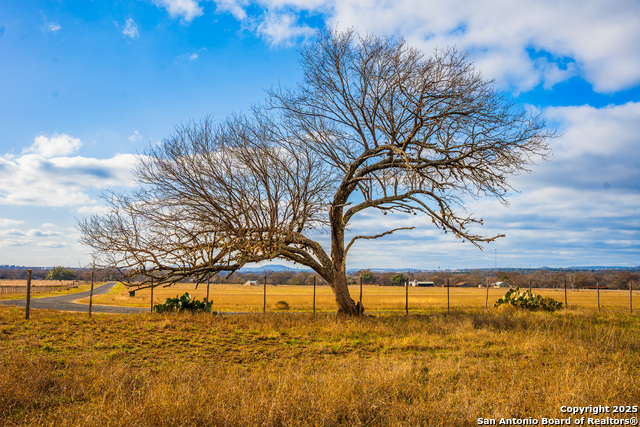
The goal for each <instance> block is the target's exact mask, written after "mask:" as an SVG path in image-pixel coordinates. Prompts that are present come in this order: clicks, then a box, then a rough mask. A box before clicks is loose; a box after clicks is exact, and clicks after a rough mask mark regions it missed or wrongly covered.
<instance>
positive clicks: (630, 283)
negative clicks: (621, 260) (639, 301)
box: [629, 281, 633, 313]
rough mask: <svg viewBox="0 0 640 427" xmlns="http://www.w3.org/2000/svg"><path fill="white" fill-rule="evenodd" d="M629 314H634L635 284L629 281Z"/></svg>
mask: <svg viewBox="0 0 640 427" xmlns="http://www.w3.org/2000/svg"><path fill="white" fill-rule="evenodd" d="M629 312H631V313H633V282H632V281H629Z"/></svg>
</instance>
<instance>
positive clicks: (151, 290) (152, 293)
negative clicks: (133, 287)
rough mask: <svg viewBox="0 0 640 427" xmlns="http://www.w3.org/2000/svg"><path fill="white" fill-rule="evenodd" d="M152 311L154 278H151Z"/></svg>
mask: <svg viewBox="0 0 640 427" xmlns="http://www.w3.org/2000/svg"><path fill="white" fill-rule="evenodd" d="M151 312H152V313H153V279H151Z"/></svg>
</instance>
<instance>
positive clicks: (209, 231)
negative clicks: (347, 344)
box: [80, 31, 551, 314]
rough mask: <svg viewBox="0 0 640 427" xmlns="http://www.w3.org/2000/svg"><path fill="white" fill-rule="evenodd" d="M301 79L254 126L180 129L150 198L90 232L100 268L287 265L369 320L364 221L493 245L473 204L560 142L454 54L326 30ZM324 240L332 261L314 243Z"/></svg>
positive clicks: (151, 163)
mask: <svg viewBox="0 0 640 427" xmlns="http://www.w3.org/2000/svg"><path fill="white" fill-rule="evenodd" d="M301 64H302V67H303V70H304V80H303V81H302V83H300V84H299V85H298V86H297V87H296V88H293V89H275V90H272V91H271V92H270V93H269V96H268V99H267V101H266V103H265V104H264V105H263V106H261V107H257V108H255V109H254V110H253V111H252V113H251V115H249V116H247V117H233V118H231V119H229V120H227V121H225V122H222V123H220V124H217V125H214V123H213V121H212V120H211V119H209V118H207V119H205V120H204V121H202V122H201V123H192V124H189V125H187V126H182V127H179V128H178V129H177V131H176V134H175V135H174V136H173V137H171V138H169V139H167V140H165V141H164V143H163V144H162V145H161V146H159V147H153V148H151V149H150V150H149V151H148V152H147V153H146V156H144V157H142V158H141V162H140V165H139V167H138V169H137V178H138V181H139V182H140V184H141V186H142V187H141V189H140V190H139V191H138V192H137V193H135V194H133V195H131V196H127V197H124V196H120V197H118V196H115V195H111V196H110V200H111V210H110V212H109V213H108V214H107V215H105V216H102V217H99V216H94V217H92V218H90V219H88V220H85V221H83V222H81V223H80V229H81V231H82V232H83V238H82V241H83V242H84V243H85V244H88V245H90V246H91V247H93V248H94V251H95V256H96V257H98V259H101V260H102V262H104V263H106V264H110V265H115V266H118V268H119V269H120V270H121V271H122V272H123V273H126V274H128V275H129V277H131V276H133V275H140V274H142V275H145V276H146V277H154V278H155V280H156V282H167V283H170V282H172V281H176V280H179V279H180V278H182V277H188V276H193V275H197V276H198V277H205V276H206V275H207V274H211V273H216V272H220V271H229V272H233V271H235V270H237V269H239V268H240V267H242V266H243V265H244V264H246V263H248V262H256V261H262V260H266V259H274V258H281V259H286V260H290V261H294V262H297V263H300V264H303V265H305V266H307V267H310V268H311V269H313V270H314V271H315V272H317V273H318V274H319V275H320V276H321V277H322V278H323V279H324V280H326V281H327V283H329V284H330V285H331V287H332V289H333V291H334V294H335V297H336V302H337V305H338V307H339V310H340V311H342V312H345V313H349V314H357V313H358V310H357V308H356V305H355V304H354V301H353V300H352V299H351V297H350V295H349V291H348V288H347V277H346V257H347V254H348V252H349V250H350V249H351V248H352V247H353V245H354V243H355V242H357V241H358V240H361V239H376V238H380V237H382V236H385V235H389V234H391V233H393V232H396V231H398V230H403V229H407V228H412V227H399V228H395V229H391V230H380V233H379V234H376V235H370V236H365V235H357V236H353V237H351V238H350V239H348V241H347V240H346V230H347V227H348V225H349V224H350V223H351V221H352V219H353V218H354V217H355V216H356V215H358V214H359V213H360V212H362V211H364V210H367V209H378V210H380V211H382V212H384V213H385V214H386V213H388V212H401V213H409V214H414V215H417V214H420V215H427V216H429V217H430V218H431V219H432V221H433V223H434V224H435V226H437V227H439V228H441V229H442V230H444V231H445V232H451V233H453V234H454V235H455V236H457V237H459V238H461V239H463V240H467V241H469V242H471V243H472V244H474V245H476V246H478V247H481V245H482V243H483V242H490V241H492V240H494V239H496V238H498V237H500V235H498V236H483V235H480V234H475V232H473V231H471V230H469V228H468V227H469V226H472V225H474V224H481V223H482V220H481V219H479V218H475V217H473V216H472V215H469V214H467V213H466V211H465V210H464V206H463V202H464V199H465V198H466V197H485V196H488V197H496V198H498V199H499V200H501V201H503V202H506V201H505V199H504V197H505V196H506V194H507V192H508V191H509V190H511V187H510V186H509V184H508V182H507V177H508V176H509V175H512V174H516V173H520V172H523V171H526V170H527V167H528V166H529V165H531V164H532V161H534V160H535V159H537V158H540V157H543V156H544V155H545V154H546V151H547V145H546V142H545V141H546V139H547V138H548V137H550V136H551V134H550V132H548V131H546V130H545V124H544V122H543V121H542V120H540V119H539V118H538V117H535V116H531V115H529V114H527V113H526V112H525V111H523V110H521V109H518V108H516V107H515V106H514V105H513V104H512V103H511V102H509V101H508V100H506V99H504V98H503V96H501V95H500V93H499V92H497V91H496V90H495V88H494V87H493V83H492V82H491V81H487V80H484V79H483V78H482V77H481V76H480V75H479V74H478V73H477V72H476V71H475V70H474V69H473V66H472V64H471V63H470V62H468V61H467V60H466V58H465V57H464V55H461V54H459V53H457V52H456V51H453V50H447V51H444V52H436V53H435V54H434V55H433V56H431V57H425V56H424V55H423V54H422V53H421V52H419V51H418V50H416V49H413V48H411V47H408V46H407V45H406V44H405V42H404V41H403V40H394V39H390V38H381V37H375V36H367V37H364V38H362V37H360V36H358V35H357V34H356V33H354V32H351V31H350V32H346V33H337V32H326V33H321V34H319V35H318V38H317V40H316V42H315V43H313V44H310V45H309V46H307V47H305V48H304V49H303V50H302V52H301ZM314 229H324V230H326V231H328V233H329V235H330V239H331V246H330V248H329V249H330V250H329V252H326V251H325V249H324V248H323V247H322V246H321V245H320V244H319V243H318V242H317V241H315V240H313V239H311V238H310V237H309V236H310V231H311V230H314Z"/></svg>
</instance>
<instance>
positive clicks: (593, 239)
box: [349, 102, 640, 268]
mask: <svg viewBox="0 0 640 427" xmlns="http://www.w3.org/2000/svg"><path fill="white" fill-rule="evenodd" d="M542 113H543V115H544V116H545V117H546V118H547V119H548V120H550V121H551V122H553V124H554V125H556V126H558V128H559V131H560V132H561V134H560V136H559V137H558V138H556V139H553V140H551V141H550V145H551V147H552V150H553V155H552V157H551V159H550V160H549V161H548V162H545V163H539V164H538V165H537V166H536V167H535V168H534V171H533V173H531V174H527V175H521V176H516V177H512V179H511V180H510V182H511V183H512V184H513V186H514V187H515V188H516V189H517V190H519V191H520V192H519V193H515V194H512V195H511V196H510V197H509V198H508V200H509V202H510V204H509V206H507V207H505V206H503V205H502V204H501V203H500V202H499V201H497V200H495V199H490V198H484V199H479V200H477V201H473V200H471V201H467V202H466V204H465V206H466V207H467V208H468V212H469V213H474V215H475V216H476V217H480V218H483V219H484V222H485V223H484V226H476V227H473V228H472V231H474V232H477V233H479V234H483V235H497V234H502V233H504V234H506V235H507V236H506V237H505V238H501V239H498V240H497V241H496V242H495V243H493V244H488V245H486V246H485V249H486V250H485V252H484V253H483V252H480V251H479V250H477V249H475V248H473V247H472V246H471V245H469V244H463V243H461V242H460V241H459V240H457V239H454V238H452V237H451V236H450V235H445V234H444V233H443V232H442V231H440V230H437V229H436V228H435V227H434V226H433V224H431V221H430V220H429V219H428V218H425V217H421V216H417V217H412V216H407V215H386V216H385V215H381V214H379V213H376V212H366V211H365V212H362V213H360V214H358V215H357V216H356V217H355V218H354V221H353V223H352V224H351V231H350V233H349V235H350V236H353V235H358V234H369V235H372V234H376V233H379V232H381V231H384V230H387V229H392V228H396V227H403V226H416V229H415V230H412V231H399V232H397V233H396V234H394V235H393V236H387V237H384V238H382V239H379V240H377V241H375V242H374V241H363V242H360V243H359V244H356V245H355V246H354V247H353V249H352V250H351V252H350V258H349V259H350V265H349V267H350V268H352V267H360V266H371V265H376V264H378V265H385V266H397V267H400V266H401V265H404V267H405V268H406V267H409V266H411V267H414V268H418V267H421V268H436V267H437V266H443V267H444V266H453V267H466V266H470V267H474V266H475V267H493V265H494V260H493V255H494V249H497V250H498V253H499V254H500V257H499V260H498V265H499V266H515V267H527V266H529V265H533V266H536V267H537V266H544V265H549V266H571V265H587V264H592V265H595V264H599V265H627V266H633V265H637V263H638V261H637V254H638V251H640V168H638V166H637V165H638V162H640V136H639V135H640V102H636V103H628V104H624V105H618V106H609V107H605V108H593V107H589V106H579V107H562V108H558V107H553V108H547V109H546V110H544V111H543V112H542ZM401 259H404V261H401ZM467 260H468V261H467Z"/></svg>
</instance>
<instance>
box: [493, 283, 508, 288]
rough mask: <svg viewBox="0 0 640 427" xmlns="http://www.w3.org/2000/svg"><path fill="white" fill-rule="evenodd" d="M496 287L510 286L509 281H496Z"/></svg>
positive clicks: (494, 285)
mask: <svg viewBox="0 0 640 427" xmlns="http://www.w3.org/2000/svg"><path fill="white" fill-rule="evenodd" d="M493 287H494V288H508V287H509V284H508V283H507V282H495V283H494V284H493Z"/></svg>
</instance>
